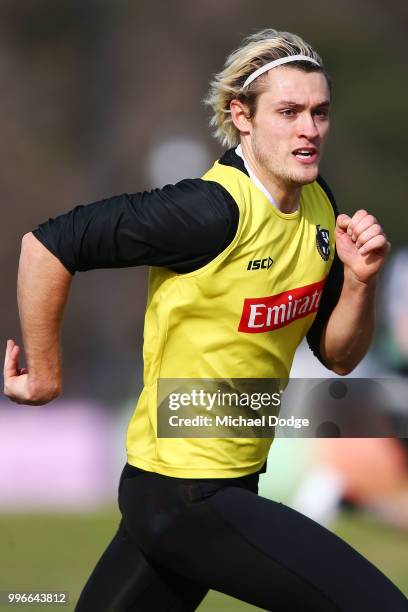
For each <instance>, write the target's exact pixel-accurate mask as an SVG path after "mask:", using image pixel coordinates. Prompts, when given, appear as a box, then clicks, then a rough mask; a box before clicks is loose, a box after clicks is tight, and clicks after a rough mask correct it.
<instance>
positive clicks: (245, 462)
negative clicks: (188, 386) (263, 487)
mask: <svg viewBox="0 0 408 612" xmlns="http://www.w3.org/2000/svg"><path fill="white" fill-rule="evenodd" d="M203 179H204V180H211V181H216V182H218V183H220V184H221V185H223V186H224V188H225V189H226V190H227V191H228V192H229V193H230V194H231V195H232V197H233V198H234V200H235V201H236V203H237V205H238V207H239V210H240V219H239V226H238V230H237V233H236V236H235V238H234V240H233V241H232V243H231V244H230V245H229V246H228V247H227V248H226V249H225V250H224V251H223V252H222V253H221V254H220V255H219V256H218V257H216V258H215V259H214V260H213V261H211V262H210V263H209V264H207V265H206V266H204V267H202V268H200V269H199V270H197V271H195V272H191V273H188V274H176V273H175V272H172V271H170V270H168V269H165V268H151V269H150V276H149V291H148V303H147V310H146V318H145V328H144V351H143V354H144V389H143V391H142V393H141V396H140V398H139V401H138V404H137V407H136V410H135V412H134V414H133V417H132V419H131V421H130V424H129V428H128V433H127V453H128V462H129V463H130V464H132V465H134V466H136V467H140V468H142V469H144V470H148V471H154V472H158V473H161V474H165V475H168V476H174V477H181V478H228V477H238V476H243V475H246V474H250V473H254V472H256V471H257V470H259V469H260V468H261V467H262V465H263V464H264V462H265V460H266V456H267V453H268V450H269V447H270V445H271V442H272V440H271V439H265V438H261V439H257V438H253V439H251V438H217V439H208V438H207V439H203V438H157V437H156V431H157V429H156V427H157V405H156V401H157V398H156V394H157V380H158V379H159V378H287V377H288V375H289V371H290V368H291V364H292V360H293V356H294V353H295V350H296V348H297V346H298V345H299V343H300V342H301V340H302V339H303V338H304V336H305V335H306V333H307V332H308V330H309V328H310V326H311V324H312V322H313V320H314V318H315V312H310V313H309V314H307V311H308V308H309V307H306V306H308V304H311V303H312V301H313V300H314V301H316V295H315V296H314V298H312V297H311V295H310V296H309V298H307V299H308V300H310V301H308V302H306V301H305V300H306V298H302V300H303V301H300V300H298V304H297V310H298V311H299V312H301V311H302V312H301V315H302V316H300V315H299V316H300V318H294V319H293V320H290V317H287V318H288V321H287V322H286V323H285V322H284V324H283V325H282V326H280V327H279V325H280V324H281V323H282V321H284V317H283V314H282V312H281V311H279V310H278V309H277V308H275V309H273V308H272V310H269V311H268V305H269V306H271V305H273V304H274V303H275V302H274V301H273V300H274V298H273V299H272V301H271V302H268V301H267V300H266V301H265V300H264V299H263V298H265V297H266V298H270V297H271V296H277V295H279V294H283V295H284V296H286V297H285V298H284V299H286V301H287V300H289V301H290V300H292V302H294V298H293V299H292V293H291V292H293V296H296V295H297V294H296V289H298V288H302V287H305V286H308V285H313V284H314V283H318V282H320V281H323V280H324V279H325V278H326V277H327V274H328V272H329V270H330V267H331V264H332V261H333V256H334V226H335V217H334V213H333V209H332V206H331V204H330V202H329V200H328V198H327V196H326V194H325V193H324V191H323V189H322V188H321V187H320V186H319V185H318V184H317V182H314V183H312V184H310V185H306V186H304V187H303V188H302V192H301V199H300V207H299V210H298V211H296V212H295V213H291V214H284V213H281V212H280V211H279V210H277V209H276V208H275V207H274V206H273V205H272V204H271V203H270V202H269V201H268V199H267V198H266V196H265V195H264V194H263V193H262V192H261V191H260V190H259V189H258V188H257V187H256V185H255V184H254V183H253V182H252V181H251V179H250V178H249V177H248V176H246V175H245V174H244V173H243V172H242V171H240V170H238V169H236V168H233V167H230V166H225V165H222V164H220V163H218V162H216V163H215V164H214V166H213V167H212V168H211V169H210V170H209V171H208V172H207V173H206V174H205V175H204V177H203ZM317 225H319V226H320V227H321V228H324V229H328V230H329V232H330V257H329V259H328V260H327V261H325V260H324V259H323V257H322V256H321V255H320V254H319V252H318V249H317V246H316V226H317ZM268 258H271V259H272V260H273V264H271V265H270V268H269V269H267V268H266V267H264V268H261V267H260V268H259V269H251V270H248V269H247V268H248V263H249V262H250V261H253V260H262V259H266V260H267V261H269V260H268ZM312 288H313V287H312ZM288 292H289V293H288ZM288 295H290V297H288ZM256 298H262V299H261V300H259V299H258V300H257V302H258V303H260V304H261V305H260V306H253V307H252V310H251V311H248V304H247V315H246V316H244V315H243V312H244V305H245V303H246V302H245V300H247V301H248V300H250V301H251V300H252V299H256ZM278 302H279V298H278ZM249 308H250V306H249ZM293 308H294V306H293ZM249 312H251V313H252V324H253V327H252V328H251V331H239V329H238V328H239V327H240V326H241V327H242V326H244V327H245V326H247V328H248V324H251V320H250V319H249V318H248V313H249ZM267 317H269V325H272V326H273V325H274V324H276V325H275V327H276V328H274V329H271V330H265V329H264V330H262V324H264V323H265V322H266V320H267ZM244 319H245V320H244ZM248 329H249V328H248ZM252 332H253V333H252Z"/></svg>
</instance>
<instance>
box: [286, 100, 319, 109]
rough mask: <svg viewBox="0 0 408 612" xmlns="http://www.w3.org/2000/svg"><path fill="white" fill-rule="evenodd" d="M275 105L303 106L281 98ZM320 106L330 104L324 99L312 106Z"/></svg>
mask: <svg viewBox="0 0 408 612" xmlns="http://www.w3.org/2000/svg"><path fill="white" fill-rule="evenodd" d="M276 106H290V107H292V108H304V104H299V103H298V102H293V101H291V100H281V101H280V102H277V103H276ZM322 106H330V100H324V101H323V102H319V103H318V104H315V105H314V106H313V108H320V107H322Z"/></svg>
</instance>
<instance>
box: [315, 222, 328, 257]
mask: <svg viewBox="0 0 408 612" xmlns="http://www.w3.org/2000/svg"><path fill="white" fill-rule="evenodd" d="M316 247H317V250H318V251H319V255H320V257H321V258H322V259H324V261H327V260H328V259H329V257H330V232H329V230H327V229H320V225H316Z"/></svg>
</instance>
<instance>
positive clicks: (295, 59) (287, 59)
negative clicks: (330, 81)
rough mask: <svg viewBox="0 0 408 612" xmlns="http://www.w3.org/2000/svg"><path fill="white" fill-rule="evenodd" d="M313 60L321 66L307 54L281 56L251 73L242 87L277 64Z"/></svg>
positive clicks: (317, 64) (313, 62)
mask: <svg viewBox="0 0 408 612" xmlns="http://www.w3.org/2000/svg"><path fill="white" fill-rule="evenodd" d="M299 61H300V62H311V63H312V64H316V66H319V68H321V65H320V64H319V62H318V61H316V60H315V59H313V58H312V57H308V56H307V55H287V56H286V57H281V58H279V59H276V60H274V61H273V62H269V64H265V66H261V67H260V68H258V69H257V70H255V72H253V73H252V74H250V75H249V77H248V78H247V80H246V81H245V83H244V84H243V86H242V88H244V87H247V86H248V85H249V84H250V83H252V81H255V79H257V78H258V77H259V76H260V75H261V74H263V73H264V72H267V71H268V70H271V69H272V68H275V67H276V66H281V65H282V64H287V63H288V62H299Z"/></svg>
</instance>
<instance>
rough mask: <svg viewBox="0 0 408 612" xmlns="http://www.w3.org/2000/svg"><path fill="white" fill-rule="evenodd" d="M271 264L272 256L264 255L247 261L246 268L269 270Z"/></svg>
mask: <svg viewBox="0 0 408 612" xmlns="http://www.w3.org/2000/svg"><path fill="white" fill-rule="evenodd" d="M272 264H273V259H272V257H265V258H264V259H252V260H251V261H249V262H248V266H247V270H259V269H262V270H269V268H270V267H271V265H272Z"/></svg>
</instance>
